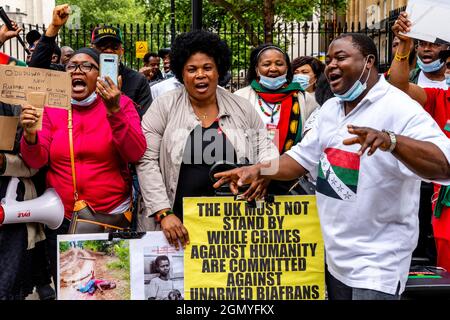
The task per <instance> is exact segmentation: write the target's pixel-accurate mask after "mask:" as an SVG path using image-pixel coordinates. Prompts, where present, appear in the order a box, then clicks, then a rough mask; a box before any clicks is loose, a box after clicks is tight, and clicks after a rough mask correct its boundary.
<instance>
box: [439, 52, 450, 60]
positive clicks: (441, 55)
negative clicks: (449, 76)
mask: <svg viewBox="0 0 450 320" xmlns="http://www.w3.org/2000/svg"><path fill="white" fill-rule="evenodd" d="M448 57H450V50H441V52H439V58H440V59H441V61H443V62H445V61H447V58H448Z"/></svg>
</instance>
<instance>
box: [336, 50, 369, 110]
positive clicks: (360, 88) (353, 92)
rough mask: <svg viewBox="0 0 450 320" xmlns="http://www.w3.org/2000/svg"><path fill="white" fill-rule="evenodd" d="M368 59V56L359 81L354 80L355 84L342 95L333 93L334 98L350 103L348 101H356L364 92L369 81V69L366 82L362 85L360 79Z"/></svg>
mask: <svg viewBox="0 0 450 320" xmlns="http://www.w3.org/2000/svg"><path fill="white" fill-rule="evenodd" d="M369 57H370V55H369V56H367V60H366V63H365V64H364V68H363V70H362V72H361V75H360V76H359V79H358V80H356V82H355V83H354V84H353V85H352V86H351V88H350V89H348V90H347V91H346V92H345V93H343V94H338V93H335V94H334V95H335V96H336V97H338V98H339V99H341V100H343V101H348V102H350V101H354V100H356V99H357V98H358V97H359V96H360V95H361V94H362V93H363V92H364V90H366V88H367V81H368V80H369V77H370V71H371V69H369V73H368V74H367V78H366V81H364V83H362V82H361V78H362V77H363V75H364V71H365V70H366V66H367V63H368V62H369Z"/></svg>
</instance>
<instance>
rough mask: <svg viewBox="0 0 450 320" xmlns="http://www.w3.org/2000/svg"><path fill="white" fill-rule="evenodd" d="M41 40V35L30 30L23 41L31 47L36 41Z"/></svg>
mask: <svg viewBox="0 0 450 320" xmlns="http://www.w3.org/2000/svg"><path fill="white" fill-rule="evenodd" d="M40 38H41V34H40V33H39V31H37V30H31V31H29V32H28V33H27V34H26V35H25V39H26V40H27V42H28V45H29V46H30V47H31V46H32V45H33V44H34V43H35V42H36V40H39V39H40Z"/></svg>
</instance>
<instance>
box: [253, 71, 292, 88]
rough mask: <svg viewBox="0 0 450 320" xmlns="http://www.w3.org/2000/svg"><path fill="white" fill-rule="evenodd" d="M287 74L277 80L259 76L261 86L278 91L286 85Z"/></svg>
mask: <svg viewBox="0 0 450 320" xmlns="http://www.w3.org/2000/svg"><path fill="white" fill-rule="evenodd" d="M286 81H287V80H286V74H283V75H281V76H279V77H276V78H270V77H266V76H263V75H260V76H259V84H260V85H262V86H263V87H264V88H266V89H269V90H278V89H279V88H281V87H282V86H283V85H284V84H285V83H286Z"/></svg>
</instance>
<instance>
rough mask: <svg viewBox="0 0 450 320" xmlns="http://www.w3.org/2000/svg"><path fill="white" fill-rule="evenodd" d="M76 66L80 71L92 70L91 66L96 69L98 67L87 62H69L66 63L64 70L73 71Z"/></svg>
mask: <svg viewBox="0 0 450 320" xmlns="http://www.w3.org/2000/svg"><path fill="white" fill-rule="evenodd" d="M78 68H80V70H81V72H85V73H86V72H89V71H91V70H92V68H95V69H97V70H98V67H97V66H95V65H93V64H92V63H89V62H83V63H81V64H75V63H69V64H68V65H66V71H67V72H75V71H76V70H77V69H78Z"/></svg>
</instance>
